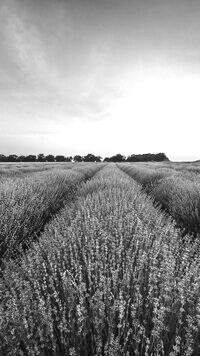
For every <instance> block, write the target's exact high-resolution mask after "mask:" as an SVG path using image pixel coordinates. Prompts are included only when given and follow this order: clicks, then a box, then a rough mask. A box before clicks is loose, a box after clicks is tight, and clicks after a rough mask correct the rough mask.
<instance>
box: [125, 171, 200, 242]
mask: <svg viewBox="0 0 200 356" xmlns="http://www.w3.org/2000/svg"><path fill="white" fill-rule="evenodd" d="M119 168H121V169H122V170H123V171H124V172H126V173H128V174H129V175H130V176H131V177H132V178H134V179H135V180H136V181H137V182H138V183H140V184H141V185H142V186H143V188H144V189H145V191H146V192H148V193H150V195H151V196H152V197H153V198H154V199H155V201H156V202H158V203H159V204H160V205H161V206H162V208H164V209H165V211H167V212H168V213H169V214H170V215H171V216H172V217H173V219H174V220H175V221H176V223H177V225H178V227H180V228H182V229H183V231H184V232H185V233H191V234H193V235H194V236H197V235H199V231H200V177H199V175H198V174H196V173H192V172H177V171H173V170H172V169H167V168H166V169H163V168H160V169H155V168H154V169H153V168H147V167H141V166H140V167H139V166H136V165H126V164H120V165H119Z"/></svg>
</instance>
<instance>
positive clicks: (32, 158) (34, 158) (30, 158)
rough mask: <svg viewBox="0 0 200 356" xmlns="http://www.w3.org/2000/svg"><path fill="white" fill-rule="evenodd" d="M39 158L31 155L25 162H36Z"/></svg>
mask: <svg viewBox="0 0 200 356" xmlns="http://www.w3.org/2000/svg"><path fill="white" fill-rule="evenodd" d="M36 159H37V157H36V156H35V155H29V156H26V157H25V158H24V161H23V162H36Z"/></svg>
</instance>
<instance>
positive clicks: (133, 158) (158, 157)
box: [0, 153, 169, 162]
mask: <svg viewBox="0 0 200 356" xmlns="http://www.w3.org/2000/svg"><path fill="white" fill-rule="evenodd" d="M72 161H73V162H101V161H102V157H100V156H96V155H94V154H92V153H88V154H87V155H85V156H81V155H75V156H74V157H72V156H67V157H65V156H63V155H58V156H54V155H52V154H49V155H46V156H45V155H44V154H43V153H40V154H39V155H38V156H35V155H28V156H17V155H9V156H5V155H3V154H0V162H72ZM125 161H127V162H148V161H155V162H156V161H157V162H161V161H169V158H168V157H167V156H166V155H165V153H156V154H153V153H146V154H138V155H136V154H132V155H130V156H128V157H127V158H126V157H125V156H124V155H122V154H120V153H118V154H116V155H114V156H111V157H105V158H104V162H125Z"/></svg>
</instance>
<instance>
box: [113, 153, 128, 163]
mask: <svg viewBox="0 0 200 356" xmlns="http://www.w3.org/2000/svg"><path fill="white" fill-rule="evenodd" d="M125 161H126V157H125V156H123V155H121V154H120V153H118V154H117V155H115V156H112V157H110V162H125Z"/></svg>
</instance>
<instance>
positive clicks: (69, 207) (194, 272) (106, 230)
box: [0, 162, 200, 356]
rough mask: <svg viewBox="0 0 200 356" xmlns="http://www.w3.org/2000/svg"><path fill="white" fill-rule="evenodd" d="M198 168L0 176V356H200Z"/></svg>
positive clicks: (2, 172) (40, 168) (30, 168)
mask: <svg viewBox="0 0 200 356" xmlns="http://www.w3.org/2000/svg"><path fill="white" fill-rule="evenodd" d="M199 235H200V165H199V164H198V163H196V164H195V163H194V164H192V163H190V164H189V163H188V164H187V163H182V164H180V163H171V162H166V163H119V164H115V163H62V164H57V163H55V164H39V163H37V164H26V165H23V164H21V165H20V164H18V166H17V165H15V164H10V165H9V164H7V165H6V164H4V165H1V166H0V265H1V275H0V299H1V306H0V354H1V355H6V356H15V355H23V356H26V355H28V356H29V355H30V356H35V355H42V356H65V355H67V356H68V355H69V356H75V355H77V356H82V355H83V356H84V355H85V356H86V355H99V356H100V355H107V356H115V355H116V356H117V355H126V356H128V355H129V356H131V355H133V356H136V355H139V356H143V355H144V356H150V355H151V356H154V355H157V356H160V355H163V356H167V355H169V356H184V355H185V356H189V355H194V356H198V355H199V354H200V293H199V291H200V239H199Z"/></svg>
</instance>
